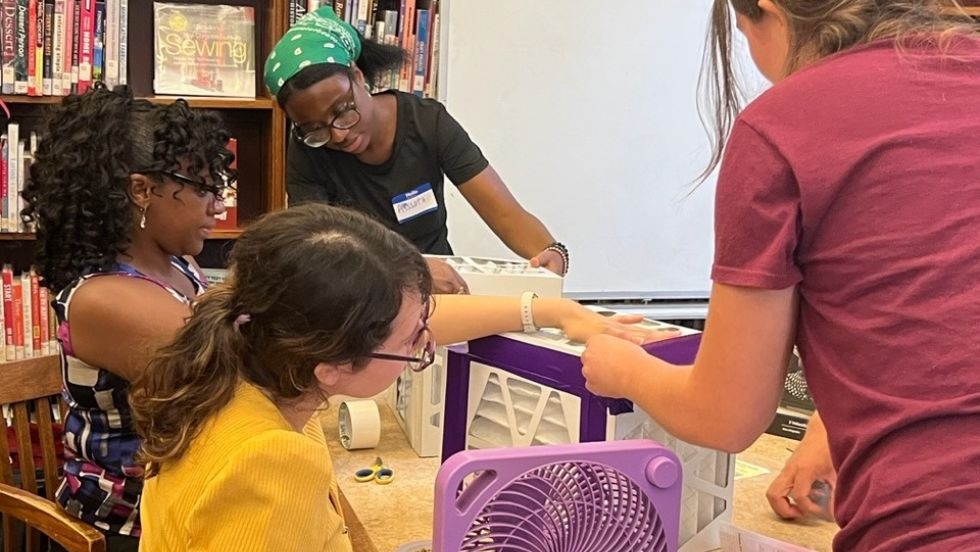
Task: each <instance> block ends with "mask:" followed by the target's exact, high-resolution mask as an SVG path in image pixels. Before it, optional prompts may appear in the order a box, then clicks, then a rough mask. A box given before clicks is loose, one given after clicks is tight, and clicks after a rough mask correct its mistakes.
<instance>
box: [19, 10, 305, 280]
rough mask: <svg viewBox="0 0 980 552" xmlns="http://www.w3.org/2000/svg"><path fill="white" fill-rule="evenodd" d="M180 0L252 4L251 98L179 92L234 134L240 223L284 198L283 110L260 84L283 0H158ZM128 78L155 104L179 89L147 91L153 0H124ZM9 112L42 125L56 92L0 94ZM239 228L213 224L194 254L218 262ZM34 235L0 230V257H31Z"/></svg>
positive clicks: (25, 123)
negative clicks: (216, 227) (253, 63)
mask: <svg viewBox="0 0 980 552" xmlns="http://www.w3.org/2000/svg"><path fill="white" fill-rule="evenodd" d="M166 1H168V2H171V3H180V4H211V5H217V4H228V5H237V6H251V7H252V8H254V10H255V29H256V36H255V61H256V72H255V73H256V93H257V94H258V96H257V97H256V98H254V99H239V98H221V97H193V96H187V97H185V98H184V99H185V100H187V102H188V104H190V106H191V107H193V108H195V109H211V110H216V111H218V112H219V113H220V114H221V115H222V117H223V118H224V121H225V125H226V127H227V128H228V130H229V132H230V133H231V135H232V136H234V137H235V138H237V139H238V172H239V182H238V219H239V226H240V227H243V226H247V225H248V223H249V221H251V220H254V219H255V218H257V217H258V216H260V215H262V214H264V213H267V212H270V211H274V210H277V209H282V208H283V207H285V204H286V183H285V159H284V158H283V154H282V152H284V151H285V150H286V118H285V115H284V113H283V112H282V110H281V109H279V106H278V105H277V104H276V102H275V99H274V98H272V97H271V96H270V95H269V94H268V92H267V91H266V90H265V85H264V83H263V82H262V67H263V64H264V61H265V58H266V56H267V55H268V54H269V52H270V51H271V49H272V47H273V46H274V45H275V43H276V40H278V38H279V37H280V36H282V33H283V32H285V29H286V19H287V13H288V2H289V1H290V0H166ZM128 14H129V20H128V26H127V29H128V36H129V41H128V45H127V46H128V60H127V61H128V63H127V71H128V84H129V86H130V88H131V89H132V90H133V93H134V94H135V95H136V96H137V97H139V98H142V99H146V100H148V101H150V102H153V103H155V104H167V103H171V102H173V101H175V100H176V99H177V98H178V97H179V96H156V95H154V93H153V0H129V10H128ZM0 99H2V100H3V101H4V102H5V103H6V104H7V105H8V107H9V108H10V110H11V114H12V115H13V120H14V121H16V122H18V123H20V125H21V135H22V136H27V135H29V133H30V132H31V131H32V130H37V129H38V128H40V126H41V125H42V122H43V119H44V116H45V114H46V112H47V110H48V109H49V108H50V106H53V105H57V104H59V103H60V102H61V99H62V98H61V97H59V96H40V97H34V96H24V95H9V94H5V95H0ZM241 232H242V231H241V229H240V228H239V229H232V230H216V231H215V232H213V233H212V235H211V238H210V239H209V240H208V243H207V244H206V245H205V249H204V251H203V252H202V254H201V256H200V257H199V261H200V262H201V264H202V266H223V265H224V259H225V258H226V254H227V252H228V250H229V249H230V244H229V243H225V242H228V241H229V240H234V239H236V238H237V237H238V236H239V235H240V234H241ZM35 244H36V240H35V238H34V235H33V234H31V233H24V232H19V233H0V261H2V262H3V263H11V264H13V265H14V268H15V270H17V271H18V272H20V271H23V270H26V269H28V268H29V266H30V265H31V263H32V259H33V255H34V247H35Z"/></svg>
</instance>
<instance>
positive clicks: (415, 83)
mask: <svg viewBox="0 0 980 552" xmlns="http://www.w3.org/2000/svg"><path fill="white" fill-rule="evenodd" d="M416 18H417V20H418V23H417V24H416V26H415V35H416V37H417V39H416V41H415V74H414V75H412V77H413V80H412V92H414V93H415V95H416V96H422V95H423V94H424V93H425V69H426V67H428V61H429V10H418V11H417V12H416Z"/></svg>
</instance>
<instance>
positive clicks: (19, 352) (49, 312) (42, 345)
mask: <svg viewBox="0 0 980 552" xmlns="http://www.w3.org/2000/svg"><path fill="white" fill-rule="evenodd" d="M0 279H2V285H3V308H2V309H0V328H3V339H2V340H0V360H5V361H15V360H23V359H28V358H37V357H41V356H45V355H53V354H56V353H57V352H58V320H57V317H56V316H55V314H54V309H52V308H51V299H52V297H51V295H50V293H49V292H48V290H47V289H46V288H44V287H43V286H41V285H40V283H39V279H38V275H37V273H36V272H35V271H34V270H33V269H32V270H31V271H30V272H24V273H22V274H14V270H13V269H12V268H11V267H10V265H4V267H3V270H2V272H0Z"/></svg>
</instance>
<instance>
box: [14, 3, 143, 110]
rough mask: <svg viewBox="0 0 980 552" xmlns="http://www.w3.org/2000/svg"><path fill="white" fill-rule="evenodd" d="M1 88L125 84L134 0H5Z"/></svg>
mask: <svg viewBox="0 0 980 552" xmlns="http://www.w3.org/2000/svg"><path fill="white" fill-rule="evenodd" d="M0 2H2V4H0V7H2V9H0V45H2V67H3V70H2V75H0V78H2V91H3V93H4V94H26V95H28V96H67V95H69V94H75V93H78V94H81V93H84V92H85V91H86V90H88V89H89V87H91V86H92V83H93V82H95V81H99V80H102V81H105V83H106V84H107V85H108V86H110V87H113V86H116V85H121V84H126V83H127V80H128V76H127V69H126V67H127V43H128V40H129V37H128V30H127V29H128V18H129V0H0Z"/></svg>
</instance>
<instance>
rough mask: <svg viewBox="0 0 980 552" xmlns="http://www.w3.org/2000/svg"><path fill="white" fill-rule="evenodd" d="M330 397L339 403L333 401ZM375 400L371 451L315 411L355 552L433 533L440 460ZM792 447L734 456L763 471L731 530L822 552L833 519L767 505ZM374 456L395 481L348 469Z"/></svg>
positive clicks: (757, 448) (743, 489)
mask: <svg viewBox="0 0 980 552" xmlns="http://www.w3.org/2000/svg"><path fill="white" fill-rule="evenodd" d="M336 400H337V401H338V402H339V398H337V399H336ZM375 400H376V401H377V402H378V409H379V411H380V413H381V425H382V428H381V442H380V443H379V444H378V446H377V447H375V448H373V449H369V450H358V451H348V450H346V449H344V448H343V447H342V446H341V445H340V442H339V440H338V437H337V408H336V407H335V406H332V407H330V408H328V409H326V410H324V411H323V412H322V413H321V414H320V419H321V423H322V424H323V428H324V431H325V433H326V435H327V444H328V446H329V448H330V454H331V456H332V459H333V465H334V470H335V471H336V473H337V478H338V480H339V481H340V488H341V491H342V492H343V494H344V497H345V498H346V500H347V502H348V504H349V506H350V511H348V512H347V515H348V518H354V519H348V520H347V521H348V525H349V526H350V528H351V538H352V540H354V541H355V546H354V549H355V550H357V551H358V552H373V551H377V552H391V551H393V550H395V549H397V548H398V547H399V546H400V545H402V544H405V543H408V542H413V541H420V540H428V539H430V538H431V536H432V500H433V484H434V481H435V477H436V473H437V472H438V470H439V465H440V462H439V458H438V457H435V458H419V457H418V455H416V454H415V451H414V450H413V449H412V447H411V445H410V444H409V442H408V440H407V439H406V438H405V434H404V433H403V432H402V430H401V428H400V427H399V426H398V422H397V421H396V420H395V417H394V414H392V412H391V410H390V409H389V408H388V405H387V404H386V403H385V402H384V401H383V400H382V399H381V398H380V397H378V398H376V399H375ZM332 402H333V401H332ZM795 446H796V442H795V441H792V440H789V439H785V438H782V437H775V436H772V435H763V436H762V437H760V438H759V440H758V441H756V443H755V444H753V445H752V446H751V447H750V448H749V449H748V450H746V451H745V452H743V453H742V454H739V455H738V457H737V458H738V460H739V461H741V462H748V463H750V464H752V465H754V466H757V467H759V468H763V469H764V470H767V471H768V473H763V474H761V475H755V476H752V477H745V478H743V479H739V480H737V481H736V482H735V509H734V514H733V519H732V522H733V523H734V525H735V526H736V527H739V528H742V529H747V530H749V531H753V532H755V533H760V534H763V535H766V536H769V537H772V538H775V539H778V540H781V541H785V542H789V543H793V544H796V545H799V546H804V547H808V548H812V549H813V550H816V551H820V552H823V551H829V550H830V549H831V541H832V540H833V537H834V534H835V533H836V532H837V527H836V526H835V525H834V524H832V523H827V522H813V523H809V524H800V523H790V522H786V521H782V520H780V519H779V518H778V517H777V516H776V515H775V514H773V513H772V511H771V510H770V509H769V504H768V503H767V502H766V498H765V491H766V488H768V486H769V483H770V481H772V479H773V478H774V477H775V476H776V474H778V473H779V470H780V468H781V467H782V465H783V463H784V462H785V461H786V459H787V458H789V456H790V450H791V449H792V448H793V447H795ZM378 456H380V457H381V458H383V459H384V462H385V464H387V465H388V466H389V467H390V468H392V469H393V470H394V472H395V479H394V480H393V481H392V482H391V483H390V484H388V485H377V484H375V483H358V482H356V481H355V480H354V477H353V474H354V472H355V471H357V470H358V469H359V468H363V467H367V466H370V465H371V464H372V463H373V461H374V459H375V457H378ZM351 514H353V516H352V515H351Z"/></svg>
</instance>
